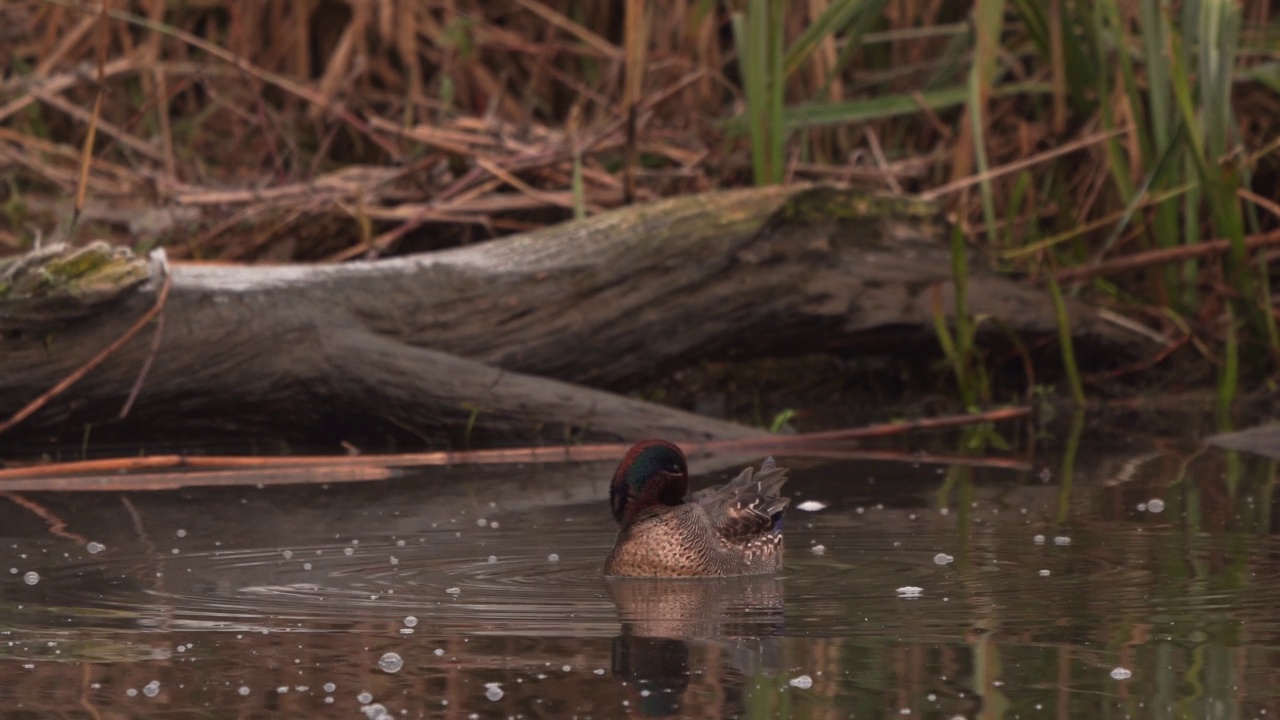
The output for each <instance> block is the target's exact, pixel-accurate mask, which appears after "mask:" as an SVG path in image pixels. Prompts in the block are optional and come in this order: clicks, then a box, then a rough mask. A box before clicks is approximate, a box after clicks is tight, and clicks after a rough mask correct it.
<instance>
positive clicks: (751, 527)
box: [604, 438, 790, 577]
mask: <svg viewBox="0 0 1280 720" xmlns="http://www.w3.org/2000/svg"><path fill="white" fill-rule="evenodd" d="M786 481H787V470H786V468H781V467H778V466H777V464H776V463H775V462H774V461H773V458H772V457H770V458H766V459H765V460H764V462H763V463H761V465H760V468H759V470H757V469H755V468H753V467H748V468H746V469H745V470H743V471H742V472H741V473H740V474H739V475H738V476H737V477H736V478H734V479H733V480H730V481H729V482H727V483H725V484H724V485H720V486H718V487H710V488H707V489H705V490H700V491H698V492H696V493H693V494H692V495H689V494H688V493H689V464H688V461H687V460H686V459H685V455H684V452H683V451H681V450H680V448H679V447H678V446H677V445H675V444H674V443H671V442H668V441H666V440H660V439H656V438H655V439H649V440H641V441H640V442H637V443H636V444H635V445H633V446H632V447H631V449H630V450H629V451H628V452H627V454H626V455H625V456H623V458H622V462H620V463H619V464H618V469H617V470H616V471H615V472H614V474H613V479H612V481H611V483H610V485H609V506H610V508H611V510H612V511H613V518H614V520H616V521H617V522H618V525H619V526H620V528H619V530H618V536H617V538H616V539H615V540H614V544H613V550H612V551H611V552H610V553H609V556H608V558H607V559H606V560H605V563H604V574H605V575H606V576H610V577H722V576H728V575H765V574H769V573H774V572H777V571H778V570H780V569H781V568H782V515H783V511H784V510H785V509H786V507H787V504H788V503H789V502H790V498H786V497H782V496H781V495H780V494H779V491H780V490H781V488H782V484H783V483H785V482H786ZM686 496H687V497H686Z"/></svg>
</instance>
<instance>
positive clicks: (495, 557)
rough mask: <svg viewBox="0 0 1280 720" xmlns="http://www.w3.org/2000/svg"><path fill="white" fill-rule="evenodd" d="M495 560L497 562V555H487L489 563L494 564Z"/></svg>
mask: <svg viewBox="0 0 1280 720" xmlns="http://www.w3.org/2000/svg"><path fill="white" fill-rule="evenodd" d="M496 562H498V556H497V555H490V556H489V564H490V565H492V564H494V563H496Z"/></svg>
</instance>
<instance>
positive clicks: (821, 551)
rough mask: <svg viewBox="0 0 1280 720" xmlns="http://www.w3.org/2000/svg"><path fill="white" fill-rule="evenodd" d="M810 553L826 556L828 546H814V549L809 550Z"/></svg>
mask: <svg viewBox="0 0 1280 720" xmlns="http://www.w3.org/2000/svg"><path fill="white" fill-rule="evenodd" d="M809 552H811V553H813V554H814V555H825V554H826V552H827V546H826V545H814V546H813V547H811V548H809Z"/></svg>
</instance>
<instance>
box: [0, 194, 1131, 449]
mask: <svg viewBox="0 0 1280 720" xmlns="http://www.w3.org/2000/svg"><path fill="white" fill-rule="evenodd" d="M943 233H944V228H943V226H942V223H941V222H940V221H939V220H938V218H937V217H936V214H935V212H934V210H933V208H932V207H930V206H927V205H923V204H921V203H918V202H916V201H912V200H894V199H883V198H874V197H868V196H865V195H860V194H855V193H849V192H844V191H838V190H832V189H829V188H796V187H785V188H784V187H779V188H766V189H754V190H740V191H731V192H724V193H716V194H711V195H705V196H698V197H690V198H679V199H674V200H667V201H663V202H659V203H654V204H652V205H648V206H639V207H632V208H627V209H624V210H620V211H616V212H611V213H607V214H604V215H601V216H598V217H594V218H591V219H588V220H585V221H581V222H577V223H571V224H568V225H565V226H560V227H553V228H548V229H546V230H543V231H539V232H534V233H529V234H526V235H521V236H515V237H510V238H505V239H501V240H495V241H491V242H486V243H480V244H477V245H473V246H468V247H463V248H457V249H453V250H446V251H441V252H435V253H428V254H424V255H416V256H410V257H403V258H397V259H391V260H382V261H375V262H357V263H349V264H344V265H331V266H302V265H291V266H275V267H262V266H254V267H239V266H218V265H175V266H172V267H170V268H168V272H169V273H170V277H171V282H172V289H171V293H170V295H169V297H168V301H167V304H166V307H165V309H164V317H165V321H164V328H163V334H162V337H161V339H160V342H159V344H158V346H157V347H156V348H155V352H154V363H153V365H152V366H151V369H150V373H149V375H148V376H147V378H146V380H145V383H144V385H143V389H142V392H141V395H140V396H139V397H138V401H137V404H136V405H135V407H134V409H133V411H132V414H133V415H134V416H136V417H138V418H145V419H148V420H150V421H152V422H156V421H159V422H164V423H166V424H173V425H175V426H176V425H183V424H188V425H190V424H195V425H199V424H200V423H201V422H203V421H210V422H214V423H220V422H231V423H233V424H236V423H239V424H241V425H242V426H243V428H246V429H254V428H255V426H256V427H257V428H258V429H261V428H263V427H266V428H270V429H273V430H276V431H279V430H280V429H281V424H280V423H281V421H282V419H283V420H285V421H286V423H295V424H296V425H297V426H298V427H299V428H306V429H309V430H310V431H314V430H315V429H316V428H321V427H325V426H326V424H329V423H333V422H335V418H348V419H350V418H364V419H372V420H381V421H385V422H389V423H391V424H393V425H396V426H399V427H402V428H405V429H407V430H409V431H410V432H411V433H414V434H417V435H419V436H421V437H424V438H439V437H440V433H441V431H442V430H446V429H447V430H448V431H449V432H451V433H452V436H453V440H454V441H455V442H456V441H458V440H459V439H460V438H459V429H460V428H464V427H465V428H467V429H468V432H474V433H476V434H477V435H476V437H477V438H478V439H482V440H483V439H491V438H498V437H502V438H508V439H521V440H536V439H539V438H541V439H550V438H555V439H564V438H565V437H566V436H568V437H583V438H588V437H589V438H592V439H609V440H620V439H621V440H625V439H629V438H635V437H637V436H640V435H651V434H668V435H670V436H672V437H675V438H680V439H709V438H712V437H735V436H741V435H744V434H750V433H752V432H755V431H752V430H750V429H747V428H742V427H740V426H736V425H732V424H730V423H723V422H718V421H714V420H709V419H706V418H699V417H697V416H693V415H690V414H687V413H681V412H679V411H675V410H671V409H667V408H661V407H657V406H653V405H649V404H645V403H640V402H638V401H635V400H630V399H627V398H623V397H619V396H617V395H612V394H609V393H605V392H601V391H599V390H590V389H587V388H583V387H579V386H577V385H571V384H568V383H575V384H589V385H592V386H595V387H599V388H610V389H626V388H628V387H631V386H633V384H634V383H635V382H637V381H638V380H641V379H644V378H647V377H649V376H651V375H652V374H654V373H657V372H662V371H664V370H666V369H669V368H673V367H677V366H679V365H681V364H685V363H688V362H691V361H694V360H698V359H703V358H730V357H743V356H755V355H773V354H794V353H802V352H812V351H822V350H829V349H831V348H833V347H843V348H850V347H856V346H858V345H859V343H865V341H866V338H868V337H874V336H876V335H877V334H878V333H880V332H881V331H882V330H883V329H884V328H886V327H895V328H908V329H909V330H910V331H911V332H913V333H915V334H917V335H920V336H928V335H930V334H931V333H932V326H933V321H934V320H933V315H934V308H935V307H936V303H938V302H941V306H942V308H943V310H944V312H946V313H947V315H948V316H950V315H951V314H952V312H953V306H952V297H953V292H952V288H951V276H952V269H951V259H950V254H949V250H948V247H947V246H946V243H944V242H943V241H942V240H941V237H942V235H943ZM117 254H118V251H117ZM27 270H28V271H27V272H26V273H25V274H24V273H15V272H13V271H12V268H11V269H10V271H9V272H7V273H5V275H8V276H10V285H14V283H15V282H18V281H21V279H22V278H23V277H30V276H31V272H30V268H28V269H27ZM970 272H971V283H970V289H969V292H970V310H971V311H972V312H973V313H977V314H985V315H990V316H994V317H997V318H1000V319H1001V321H1002V322H1003V324H1004V325H1005V326H1006V327H1008V328H1012V329H1013V330H1014V331H1015V332H1018V333H1022V334H1024V335H1052V334H1054V333H1056V319H1055V317H1054V313H1053V310H1052V305H1051V304H1050V303H1049V301H1048V297H1047V295H1046V293H1044V292H1043V291H1042V290H1040V289H1038V288H1036V287H1034V286H1032V285H1030V284H1028V283H1026V282H1024V281H1020V280H1017V279H1013V278H1008V277H1002V276H999V275H996V274H994V273H992V272H990V271H988V270H986V269H985V265H984V264H983V263H981V262H978V261H973V262H971V264H970ZM112 273H114V274H113V275H112V277H114V276H119V277H120V278H122V282H121V284H120V288H119V292H118V294H117V296H116V297H111V296H110V293H107V294H104V293H103V292H101V290H100V288H97V286H96V285H95V286H94V288H95V293H94V294H93V297H92V302H89V301H88V297H87V295H85V294H84V293H80V294H77V293H76V292H71V293H69V296H70V298H71V299H70V300H68V293H63V294H62V295H61V296H58V295H57V293H56V292H53V291H50V292H43V294H42V292H34V293H33V292H31V288H30V287H27V288H26V290H27V292H25V294H20V293H15V292H13V291H10V292H9V296H8V297H6V295H5V290H4V287H5V286H4V284H3V281H2V280H0V420H3V418H5V417H8V415H9V414H10V413H12V412H13V411H15V410H16V409H17V408H18V407H21V405H22V404H24V403H25V402H27V401H29V400H30V399H31V398H32V397H35V396H36V395H38V394H39V393H40V392H42V391H43V390H45V389H46V388H48V387H50V386H51V385H53V384H54V383H55V382H57V381H58V380H59V379H61V378H62V377H64V376H66V375H67V374H68V373H70V372H72V371H73V370H75V369H76V368H77V367H79V366H80V365H81V364H82V363H84V362H85V360H86V359H87V358H89V357H91V356H92V355H93V354H94V353H96V352H98V351H99V350H100V349H101V348H102V347H104V346H106V345H107V344H108V343H109V342H110V341H111V340H112V339H114V338H116V337H118V336H119V335H120V334H121V333H122V332H124V330H125V329H126V328H127V327H128V326H129V325H130V324H131V323H133V322H134V321H135V320H136V319H137V318H138V317H139V316H140V314H142V313H143V312H145V311H146V309H147V308H149V307H150V306H151V305H152V304H153V303H154V302H155V294H156V289H157V287H158V285H159V283H158V279H159V278H158V277H155V276H154V273H153V277H152V278H151V280H150V281H148V282H145V283H141V284H138V283H136V280H137V279H138V277H137V274H136V273H133V274H130V273H129V272H122V271H121V270H120V269H119V268H116V269H115V270H113V271H112ZM3 276H4V275H0V278H2V277H3ZM14 278H17V279H18V280H17V281H15V280H14ZM86 284H88V285H92V283H86ZM28 285H30V283H28ZM19 295H21V297H19ZM1070 313H1071V316H1072V328H1073V332H1074V333H1075V336H1076V338H1077V341H1079V342H1083V343H1086V344H1090V345H1092V346H1095V347H1096V346H1101V347H1105V348H1108V349H1109V351H1111V352H1112V353H1113V354H1114V352H1119V353H1121V354H1129V353H1131V352H1133V350H1134V349H1135V348H1136V347H1137V345H1136V342H1137V341H1136V340H1135V338H1134V337H1133V336H1131V335H1128V334H1124V333H1122V332H1121V331H1119V330H1118V329H1116V328H1113V327H1111V326H1110V325H1108V324H1106V323H1105V322H1103V321H1102V319H1101V318H1100V317H1099V316H1098V313H1097V312H1095V311H1094V310H1092V309H1091V308H1089V307H1087V306H1085V305H1083V304H1081V303H1072V304H1071V306H1070ZM150 337H151V331H145V332H143V333H142V334H141V335H140V336H139V337H138V338H135V339H134V340H132V341H131V342H129V343H128V344H127V345H126V346H124V347H123V348H121V349H120V351H119V352H117V353H115V354H114V355H113V356H112V357H110V358H109V359H108V360H107V361H106V362H105V363H104V364H103V365H102V366H101V367H99V368H97V369H95V370H94V371H93V372H92V373H90V374H89V375H88V376H87V377H86V378H85V379H84V380H82V381H80V382H79V383H77V384H76V385H75V386H73V387H72V388H71V389H70V390H69V391H67V392H66V393H65V394H63V395H61V396H59V397H58V398H56V399H55V400H53V401H52V402H50V403H49V405H48V407H46V408H44V409H43V410H41V411H40V412H39V413H37V414H36V415H34V416H33V417H32V418H30V420H28V421H27V423H26V427H28V428H45V429H48V428H57V427H62V428H64V429H66V430H68V431H73V432H72V434H78V433H79V432H80V424H82V423H85V422H102V421H103V420H105V419H108V418H110V417H112V416H113V414H114V413H116V412H117V411H118V409H119V407H120V405H121V404H122V403H123V401H124V399H125V397H126V396H127V395H128V392H129V389H130V387H131V386H132V385H133V384H134V381H135V379H136V377H137V376H138V373H139V369H140V368H141V367H142V366H143V364H144V362H145V361H146V359H147V357H148V355H150V354H151V353H152V346H151V342H150V339H149V338H150ZM535 376H543V377H535Z"/></svg>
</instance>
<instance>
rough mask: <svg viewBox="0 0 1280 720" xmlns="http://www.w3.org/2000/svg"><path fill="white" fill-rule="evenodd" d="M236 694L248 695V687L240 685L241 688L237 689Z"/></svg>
mask: <svg viewBox="0 0 1280 720" xmlns="http://www.w3.org/2000/svg"><path fill="white" fill-rule="evenodd" d="M236 692H238V693H240V694H241V695H248V694H249V686H248V685H241V686H240V687H239V689H237V690H236Z"/></svg>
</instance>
